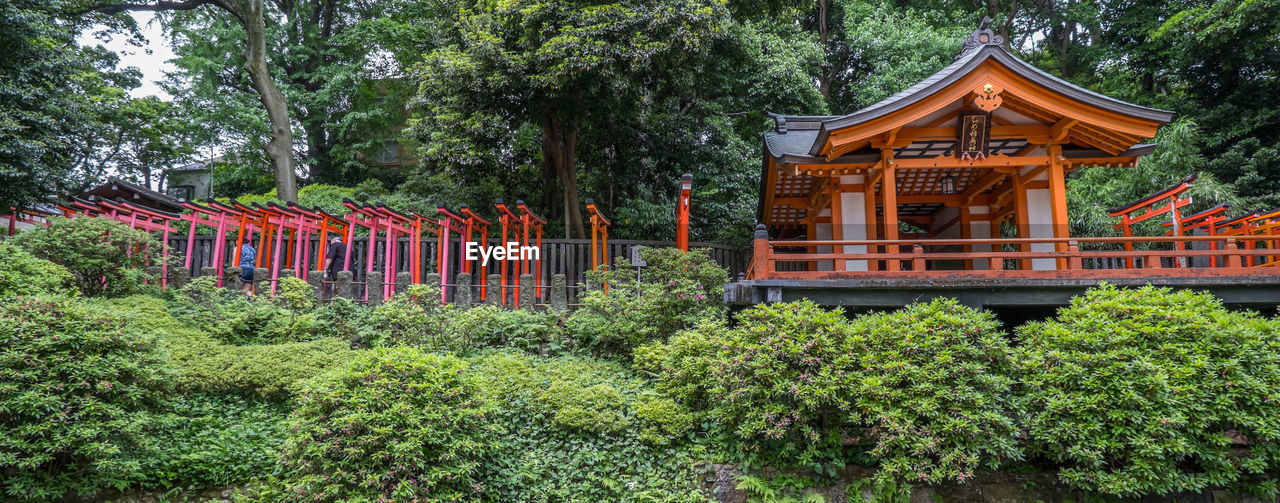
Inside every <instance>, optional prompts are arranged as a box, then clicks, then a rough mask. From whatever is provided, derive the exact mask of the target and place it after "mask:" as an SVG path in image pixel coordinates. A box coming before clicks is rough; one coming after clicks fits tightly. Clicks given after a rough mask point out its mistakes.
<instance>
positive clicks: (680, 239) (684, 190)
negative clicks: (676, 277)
mask: <svg viewBox="0 0 1280 503" xmlns="http://www.w3.org/2000/svg"><path fill="white" fill-rule="evenodd" d="M692 189H693V175H691V174H689V173H685V174H684V176H681V177H680V201H679V202H678V203H676V248H679V249H680V250H682V251H689V192H690V191H691V190H692Z"/></svg>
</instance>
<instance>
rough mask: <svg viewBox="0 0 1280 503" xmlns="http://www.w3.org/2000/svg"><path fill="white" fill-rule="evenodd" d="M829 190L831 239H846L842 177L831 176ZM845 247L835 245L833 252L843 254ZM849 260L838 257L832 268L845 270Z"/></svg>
mask: <svg viewBox="0 0 1280 503" xmlns="http://www.w3.org/2000/svg"><path fill="white" fill-rule="evenodd" d="M827 190H828V191H829V192H830V193H831V239H832V240H833V241H844V238H845V236H844V225H845V221H844V201H842V200H841V199H842V198H841V197H840V193H841V192H842V189H841V188H840V179H839V178H831V180H830V183H827ZM844 250H845V247H843V246H833V247H831V253H834V254H837V255H839V254H842V253H844ZM848 264H849V261H847V260H844V259H836V260H833V261H832V264H831V268H832V270H834V271H843V270H845V269H846V267H847V266H848Z"/></svg>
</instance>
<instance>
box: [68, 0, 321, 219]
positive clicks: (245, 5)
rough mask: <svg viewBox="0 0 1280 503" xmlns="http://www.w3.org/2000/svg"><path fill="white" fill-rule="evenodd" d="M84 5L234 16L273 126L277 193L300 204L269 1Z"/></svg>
mask: <svg viewBox="0 0 1280 503" xmlns="http://www.w3.org/2000/svg"><path fill="white" fill-rule="evenodd" d="M82 3H83V4H84V6H83V10H81V11H80V13H81V14H83V13H85V12H90V11H96V12H100V13H103V14H118V13H121V12H128V11H173V10H181V11H185V10H192V9H197V8H200V7H204V6H210V7H214V8H217V9H220V10H221V12H223V13H224V15H225V16H231V17H232V18H234V19H235V20H236V22H238V23H239V25H240V27H241V28H243V29H244V31H245V34H246V38H245V45H244V51H243V57H244V68H245V70H246V71H247V72H248V74H249V81H250V83H251V85H252V87H253V89H254V91H255V92H256V93H257V94H258V99H259V101H261V102H262V106H263V107H264V108H265V109H266V111H267V118H268V121H269V123H270V134H271V140H270V141H268V142H267V143H266V144H265V145H264V146H263V150H264V151H265V152H266V154H267V157H269V158H270V159H271V164H272V172H273V173H274V175H275V182H276V190H277V191H279V193H280V197H281V199H284V200H285V201H297V199H298V182H297V175H296V174H295V173H294V166H293V131H292V129H291V124H290V119H289V110H288V104H287V102H286V101H285V96H284V94H283V93H281V92H280V87H279V86H278V85H277V84H276V82H275V80H274V79H273V78H272V76H271V69H270V67H269V66H268V64H267V58H268V57H269V56H268V46H269V44H268V33H267V18H268V13H267V4H266V0H173V1H169V0H155V1H154V2H152V1H145V0H144V1H141V2H139V3H121V2H114V1H105V2H101V1H96V0H94V1H89V2H82Z"/></svg>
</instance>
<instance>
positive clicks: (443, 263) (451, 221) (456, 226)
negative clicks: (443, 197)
mask: <svg viewBox="0 0 1280 503" xmlns="http://www.w3.org/2000/svg"><path fill="white" fill-rule="evenodd" d="M436 212H438V213H439V214H440V219H439V221H438V223H439V232H438V234H439V237H440V240H439V243H440V245H439V247H438V248H436V257H437V258H436V269H437V271H438V272H439V273H440V302H447V301H448V295H447V294H448V291H449V289H448V288H447V286H446V285H448V283H449V272H450V271H449V239H450V238H451V237H453V236H451V235H450V233H452V232H456V233H458V237H460V238H461V237H463V236H462V232H463V230H464V229H465V228H466V223H467V219H466V218H465V217H463V216H462V215H459V214H457V213H454V212H452V211H449V209H448V208H445V207H444V205H443V204H442V205H439V206H436ZM462 246H466V244H463V245H462ZM462 258H463V260H465V259H466V255H465V254H464V255H463V256H462Z"/></svg>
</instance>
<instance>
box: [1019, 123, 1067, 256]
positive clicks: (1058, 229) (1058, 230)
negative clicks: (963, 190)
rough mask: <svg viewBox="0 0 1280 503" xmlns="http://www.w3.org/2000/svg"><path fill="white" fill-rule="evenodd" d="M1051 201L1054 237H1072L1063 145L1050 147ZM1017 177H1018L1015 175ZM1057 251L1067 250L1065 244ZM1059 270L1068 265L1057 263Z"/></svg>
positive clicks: (1055, 144) (1059, 246) (1058, 245)
mask: <svg viewBox="0 0 1280 503" xmlns="http://www.w3.org/2000/svg"><path fill="white" fill-rule="evenodd" d="M1048 150H1049V201H1050V206H1051V210H1052V212H1051V213H1052V218H1053V237H1055V238H1059V239H1063V238H1068V237H1071V236H1070V233H1071V228H1070V221H1069V220H1068V219H1067V175H1066V169H1065V167H1064V166H1063V162H1062V161H1063V157H1062V145H1060V144H1057V143H1054V144H1051V145H1049V149H1048ZM1015 176H1016V175H1015ZM1054 248H1055V249H1057V251H1064V250H1066V248H1067V247H1066V245H1065V244H1064V243H1057V244H1056V246H1054ZM1057 264H1058V269H1064V268H1066V266H1067V263H1066V261H1065V260H1063V259H1058V261H1057Z"/></svg>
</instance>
